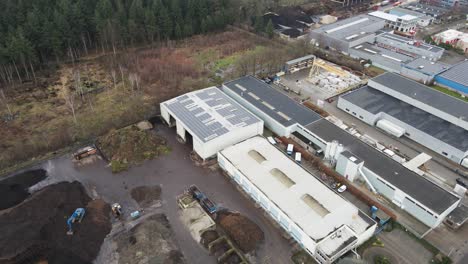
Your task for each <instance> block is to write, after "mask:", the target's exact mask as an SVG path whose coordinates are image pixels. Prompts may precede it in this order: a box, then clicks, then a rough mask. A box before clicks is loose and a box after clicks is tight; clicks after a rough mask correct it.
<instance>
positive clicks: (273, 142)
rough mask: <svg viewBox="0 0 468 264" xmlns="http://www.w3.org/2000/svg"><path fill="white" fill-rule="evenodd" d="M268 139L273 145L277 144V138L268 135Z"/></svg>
mask: <svg viewBox="0 0 468 264" xmlns="http://www.w3.org/2000/svg"><path fill="white" fill-rule="evenodd" d="M267 139H268V142H270V143H271V144H272V145H276V140H275V139H274V138H273V137H267Z"/></svg>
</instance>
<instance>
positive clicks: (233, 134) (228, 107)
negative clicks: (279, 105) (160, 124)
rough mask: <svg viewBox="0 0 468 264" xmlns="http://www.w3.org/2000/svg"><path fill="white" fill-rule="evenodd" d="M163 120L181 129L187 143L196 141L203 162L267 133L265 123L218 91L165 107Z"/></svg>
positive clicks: (174, 101) (206, 91) (173, 101)
mask: <svg viewBox="0 0 468 264" xmlns="http://www.w3.org/2000/svg"><path fill="white" fill-rule="evenodd" d="M161 116H162V117H163V118H164V120H165V121H166V122H167V124H169V125H170V126H174V125H175V126H176V127H177V135H178V136H179V137H180V138H181V139H182V140H183V141H189V142H190V141H192V140H190V139H193V149H194V151H195V152H196V153H197V154H198V155H199V156H200V157H201V158H202V159H207V158H210V157H214V156H216V153H217V152H218V151H220V150H221V149H223V148H225V147H227V146H230V145H232V144H235V143H237V142H239V141H242V140H244V139H247V138H249V137H252V136H255V135H261V134H262V133H263V121H262V120H260V119H259V118H257V117H256V116H254V115H252V114H251V113H250V112H249V111H247V110H246V109H244V108H243V107H242V106H241V105H239V104H237V103H236V102H235V101H233V100H232V99H231V98H229V97H228V96H226V95H225V94H224V93H223V92H222V91H221V90H219V89H218V88H216V87H210V88H206V89H203V90H199V91H195V92H191V93H187V94H184V95H181V96H179V97H176V98H173V99H171V100H168V101H166V102H163V103H161Z"/></svg>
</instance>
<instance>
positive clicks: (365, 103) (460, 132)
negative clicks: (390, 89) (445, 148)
mask: <svg viewBox="0 0 468 264" xmlns="http://www.w3.org/2000/svg"><path fill="white" fill-rule="evenodd" d="M342 98H343V99H345V100H347V101H349V102H351V103H353V104H355V105H356V106H358V107H360V108H362V109H364V110H366V111H368V112H370V113H372V114H378V113H381V112H383V113H386V114H387V115H390V116H392V117H394V118H396V119H398V120H400V121H401V122H403V123H405V124H408V125H410V126H412V127H414V128H415V129H417V130H420V131H422V132H424V133H426V134H428V135H431V136H432V137H434V138H437V139H438V140H440V141H442V142H444V143H447V144H448V145H450V146H452V147H454V148H456V149H458V150H461V151H463V152H465V151H468V131H467V130H465V129H464V128H461V127H459V126H456V125H454V124H452V123H450V122H448V121H445V120H443V119H442V118H439V117H437V116H434V115H432V114H430V113H428V112H426V111H424V110H421V109H419V108H417V107H414V106H412V105H410V104H408V103H405V102H403V101H400V100H398V99H397V98H394V97H392V96H390V95H388V94H385V93H383V92H381V91H379V90H376V89H373V88H371V87H369V86H364V87H363V88H360V89H358V90H355V91H353V92H350V93H348V94H346V95H343V96H342Z"/></svg>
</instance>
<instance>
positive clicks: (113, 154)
mask: <svg viewBox="0 0 468 264" xmlns="http://www.w3.org/2000/svg"><path fill="white" fill-rule="evenodd" d="M97 146H98V147H99V149H100V150H101V152H102V153H103V154H104V156H105V157H106V158H107V159H108V160H109V161H110V164H111V169H112V172H114V173H118V172H121V171H125V170H127V169H128V168H129V167H130V166H131V165H136V164H140V163H142V162H143V161H145V160H150V159H154V158H156V157H158V156H159V155H164V154H167V153H169V152H170V148H169V147H168V146H167V145H166V140H165V139H164V138H162V137H159V136H157V135H156V134H155V133H154V132H153V131H142V130H140V129H139V128H138V127H137V126H135V125H132V126H129V127H125V128H122V129H119V130H112V131H110V132H109V133H108V134H106V135H104V136H102V137H99V138H98V141H97Z"/></svg>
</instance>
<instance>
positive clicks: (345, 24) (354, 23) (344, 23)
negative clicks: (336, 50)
mask: <svg viewBox="0 0 468 264" xmlns="http://www.w3.org/2000/svg"><path fill="white" fill-rule="evenodd" d="M380 21H383V20H382V19H380V18H377V17H373V16H369V15H358V16H354V17H350V18H347V19H343V20H338V21H337V22H335V23H333V24H328V25H324V26H322V27H320V28H317V29H314V30H313V31H314V32H318V33H324V34H327V35H329V36H333V37H336V38H339V39H345V38H346V37H348V36H350V35H353V34H357V33H361V32H362V31H363V28H365V27H367V26H370V25H372V24H374V23H376V22H380Z"/></svg>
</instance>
